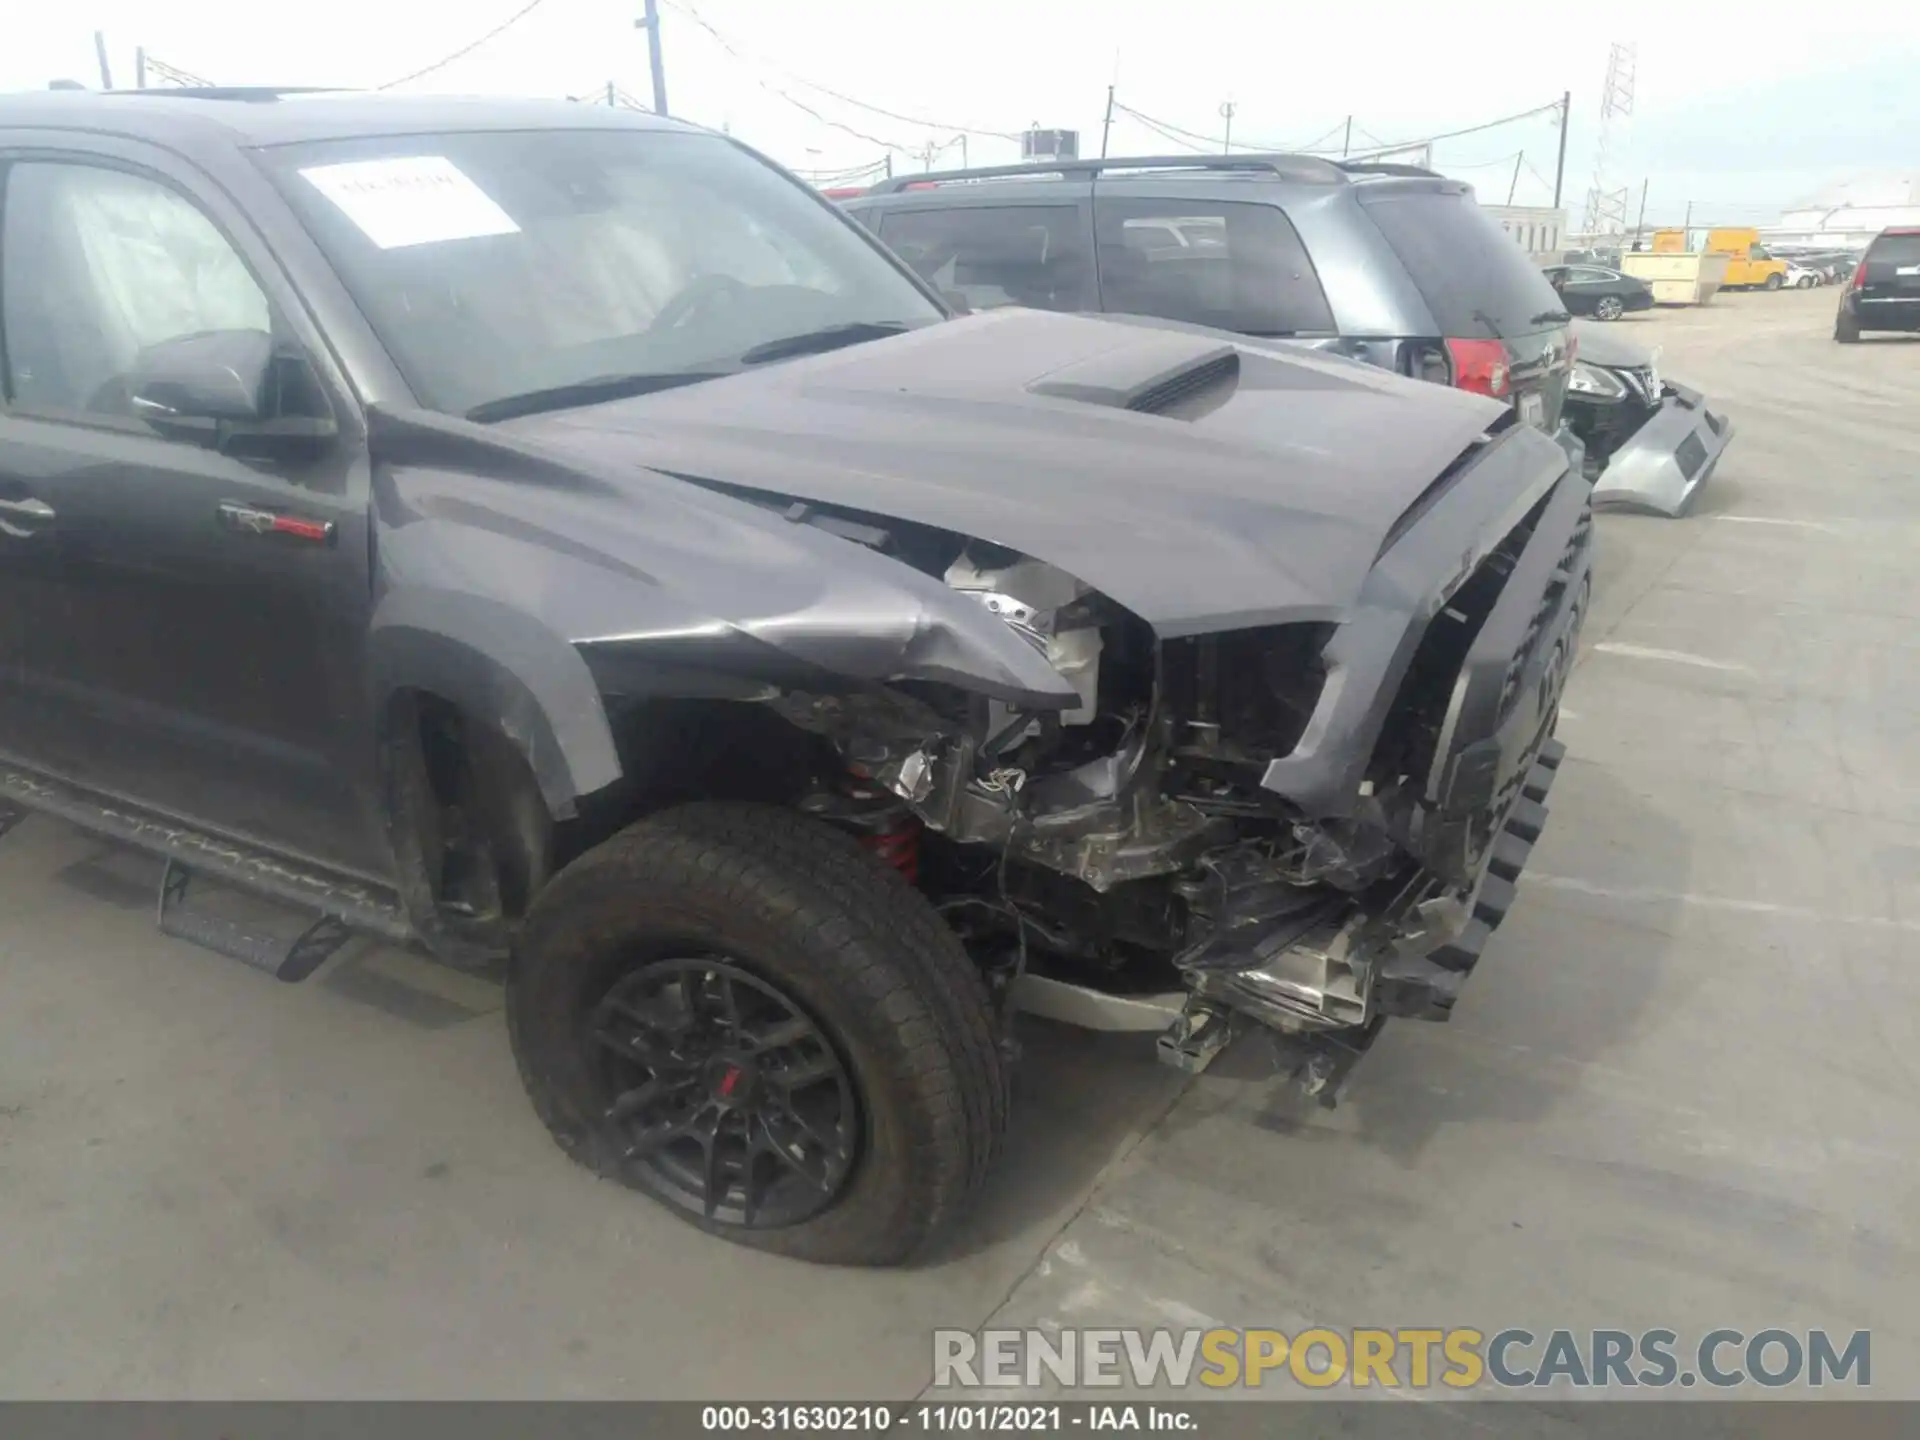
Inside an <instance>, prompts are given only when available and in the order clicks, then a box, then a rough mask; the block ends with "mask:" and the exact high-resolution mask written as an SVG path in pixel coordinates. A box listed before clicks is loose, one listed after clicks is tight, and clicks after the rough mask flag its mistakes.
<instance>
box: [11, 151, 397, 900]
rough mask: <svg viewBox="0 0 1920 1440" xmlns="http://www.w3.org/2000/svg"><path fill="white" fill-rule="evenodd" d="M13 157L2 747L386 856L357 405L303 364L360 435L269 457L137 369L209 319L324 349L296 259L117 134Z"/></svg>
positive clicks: (295, 348) (272, 830)
mask: <svg viewBox="0 0 1920 1440" xmlns="http://www.w3.org/2000/svg"><path fill="white" fill-rule="evenodd" d="M159 163H160V164H165V163H167V162H165V161H164V160H161V161H160V162H159ZM0 164H4V165H5V166H6V169H5V174H4V190H3V191H0V203H3V204H4V209H0V339H4V355H5V361H6V365H7V369H8V374H7V381H8V384H7V387H6V392H5V393H6V394H7V396H8V397H9V399H8V401H7V403H6V404H5V405H4V407H3V408H0V501H4V502H6V505H7V507H8V508H7V509H6V510H5V511H4V512H0V513H5V514H6V515H8V516H9V517H10V519H11V522H12V523H10V524H9V525H8V526H7V527H6V528H5V532H4V533H0V604H4V605H5V607H6V609H7V612H8V614H9V617H10V618H9V624H10V625H12V626H13V627H15V644H16V648H17V652H18V653H17V656H16V657H15V663H14V665H13V667H12V668H11V669H10V671H9V673H8V675H7V685H6V689H7V694H6V696H5V704H4V724H5V733H4V734H0V747H4V748H5V749H6V750H8V751H11V752H13V753H14V754H15V755H16V756H17V758H18V759H19V760H21V761H23V762H25V763H26V764H27V765H29V766H31V767H33V768H36V769H40V770H43V771H46V772H49V773H52V774H54V775H57V776H60V777H62V778H65V779H67V780H70V781H73V782H76V783H78V784H81V785H83V786H85V787H87V788H88V789H90V790H93V791H95V792H98V793H101V794H103V795H105V796H107V797H119V798H122V799H125V800H131V801H134V802H137V803H138V804H141V805H143V806H147V807H150V808H152V809H155V810H159V811H161V812H163V813H166V814H170V815H173V816H176V817H178V818H180V819H182V820H185V821H188V822H190V823H191V824H193V825H194V826H196V827H198V828H205V829H209V830H213V831H215V832H221V833H226V834H229V835H233V836H235V837H238V838H245V839H251V840H255V841H259V842H263V843H265V844H268V845H270V846H272V847H274V848H277V849H281V850H286V851H290V852H293V853H296V854H303V855H307V856H310V857H311V858H313V859H316V860H320V861H323V862H327V863H330V864H333V865H336V866H340V867H343V868H348V869H353V870H357V871H360V872H363V873H372V874H378V873H380V872H381V871H383V870H384V869H385V868H386V865H385V862H384V860H383V858H382V855H383V851H382V847H381V845H380V843H379V840H378V833H377V829H376V827H375V826H373V825H372V824H371V823H370V821H371V818H372V814H371V807H370V804H369V798H370V797H369V788H370V787H369V784H368V780H369V774H370V770H371V767H370V765H369V764H368V759H367V755H366V753H365V751H366V746H365V743H364V740H363V739H362V738H361V737H364V736H365V735H366V734H367V732H368V731H369V729H370V726H369V722H368V717H367V715H366V711H365V708H364V706H363V705H362V703H361V701H360V690H359V678H358V677H359V655H360V652H361V645H362V637H363V636H364V633H365V627H366V621H367V614H368V609H369V604H370V598H369V595H368V583H369V581H368V531H367V518H366V498H365V497H366V490H365V484H366V481H365V463H364V447H363V445H361V444H360V443H358V436H359V431H358V421H357V418H352V419H350V420H349V419H348V418H347V417H349V413H350V412H349V408H348V407H347V406H346V405H345V404H343V403H342V400H341V398H340V397H339V396H337V395H335V396H332V397H329V396H328V395H326V394H325V393H323V392H324V390H325V388H326V387H325V385H324V383H323V382H322V381H321V380H320V379H319V376H320V375H321V374H322V373H323V367H321V366H311V367H308V366H305V365H301V366H300V367H299V373H301V374H305V375H307V376H308V377H309V378H310V379H311V381H312V388H313V390H314V392H315V394H316V395H317V396H318V399H317V402H316V403H318V404H319V405H321V406H323V407H326V408H328V409H330V410H331V411H332V412H333V414H334V415H336V416H339V417H342V422H343V423H342V424H341V431H342V433H341V435H340V437H339V439H338V441H337V442H335V443H334V444H333V445H332V448H331V449H330V450H327V451H326V452H325V453H318V454H313V455H309V456H305V457H300V458H297V459H295V458H281V459H271V458H266V457H264V456H260V455H256V456H252V457H248V456H245V455H242V454H240V453H230V452H229V451H228V450H226V449H223V448H219V447H216V445H215V444H214V443H213V442H212V439H211V437H208V438H206V439H196V438H191V437H189V438H170V436H169V435H168V434H163V433H161V432H159V431H157V430H156V429H154V428H153V427H152V426H151V425H150V424H149V423H148V422H147V421H146V420H145V419H143V418H142V412H141V410H140V408H139V406H138V405H137V404H136V403H135V402H134V397H133V396H132V394H131V393H130V386H129V371H130V368H131V367H132V366H133V364H134V362H135V360H136V357H138V356H140V355H141V354H142V353H143V352H147V351H150V350H151V349H152V347H155V346H158V345H164V344H166V343H167V342H169V341H174V340H178V339H180V338H181V337H183V336H187V335H193V334H199V333H202V332H206V331H215V330H264V331H267V332H269V333H270V334H272V335H273V336H274V338H275V340H276V341H277V342H278V344H279V346H280V347H281V348H282V349H283V350H284V351H285V353H287V354H288V355H289V356H290V357H294V358H295V360H296V362H297V361H298V359H299V357H302V356H304V355H306V354H308V353H310V349H309V346H308V344H307V342H306V339H305V337H303V336H302V334H301V333H300V332H299V331H298V330H296V329H295V328H293V327H292V326H291V325H290V324H289V320H288V317H289V315H290V314H292V313H297V310H296V307H295V306H293V305H290V304H289V303H288V291H287V289H286V286H285V282H284V279H283V278H281V277H279V276H277V274H275V273H274V272H273V271H272V269H271V266H272V262H271V258H270V257H268V256H266V255H265V254H264V251H263V249H262V248H261V247H258V245H257V242H254V241H251V240H249V242H248V243H247V246H246V248H245V249H243V248H242V247H241V245H239V244H236V242H235V240H234V239H233V238H231V237H232V236H233V235H234V234H235V233H236V232H238V231H239V230H240V223H241V222H240V221H239V218H238V217H237V216H235V215H232V214H231V213H223V214H222V215H221V218H220V220H218V221H217V220H216V219H215V218H214V212H213V207H214V206H215V205H217V204H220V203H222V202H220V201H219V199H218V194H217V192H213V191H212V187H211V186H208V187H207V189H206V191H202V192H200V193H195V191H194V190H193V189H192V188H190V185H191V180H190V179H188V178H187V177H183V176H181V175H180V174H178V173H175V174H171V175H169V174H165V173H162V172H161V170H160V169H159V166H158V165H156V166H155V168H152V169H149V168H145V167H140V166H135V165H130V164H127V163H125V161H124V160H123V159H122V158H120V157H117V156H116V157H109V156H106V155H90V154H71V155H67V154H63V155H49V154H47V153H46V152H45V151H44V150H41V151H37V152H33V153H32V154H31V155H25V154H23V155H21V156H20V157H19V158H17V159H15V160H14V161H13V163H11V164H7V154H6V151H5V148H4V145H3V144H0ZM208 192H212V193H208ZM270 285H271V287H272V288H271V289H270V288H269V286H270ZM309 398H311V397H309ZM302 413H304V412H302ZM156 423H157V422H156ZM262 516H264V517H267V519H268V521H271V520H273V519H275V518H276V517H286V519H287V521H288V522H289V523H288V524H287V525H286V526H285V527H284V528H276V527H275V526H273V525H271V524H263V522H261V521H260V520H259V519H258V517H262ZM249 517H253V518H249Z"/></svg>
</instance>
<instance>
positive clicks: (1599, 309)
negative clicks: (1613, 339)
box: [1593, 295, 1627, 320]
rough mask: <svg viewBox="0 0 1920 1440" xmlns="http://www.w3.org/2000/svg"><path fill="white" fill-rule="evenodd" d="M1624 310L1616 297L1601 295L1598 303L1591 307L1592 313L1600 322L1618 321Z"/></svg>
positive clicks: (1623, 305) (1622, 304)
mask: <svg viewBox="0 0 1920 1440" xmlns="http://www.w3.org/2000/svg"><path fill="white" fill-rule="evenodd" d="M1626 308H1627V307H1626V305H1625V304H1624V303H1623V302H1622V301H1621V299H1620V297H1619V296H1618V295H1602V296H1601V297H1600V301H1599V303H1598V304H1597V305H1595V306H1594V307H1593V313H1594V316H1595V318H1597V319H1600V320H1618V319H1619V318H1620V316H1621V314H1622V313H1624V312H1625V310H1626Z"/></svg>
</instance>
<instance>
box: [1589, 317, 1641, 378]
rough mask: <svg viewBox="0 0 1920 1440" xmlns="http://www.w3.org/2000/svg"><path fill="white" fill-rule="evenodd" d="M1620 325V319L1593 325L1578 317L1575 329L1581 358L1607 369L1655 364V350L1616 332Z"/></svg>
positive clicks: (1636, 368) (1633, 368)
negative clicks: (1605, 323)
mask: <svg viewBox="0 0 1920 1440" xmlns="http://www.w3.org/2000/svg"><path fill="white" fill-rule="evenodd" d="M1618 328H1619V327H1618V322H1615V323H1614V324H1613V325H1590V324H1588V323H1587V322H1585V321H1583V320H1579V319H1576V320H1575V321H1574V322H1573V333H1574V335H1575V336H1576V337H1577V338H1578V340H1579V342H1580V349H1579V356H1580V358H1581V359H1582V360H1585V361H1587V362H1588V363H1590V364H1593V365H1598V366H1600V367H1601V368H1603V369H1606V370H1640V369H1644V368H1645V367H1646V366H1648V365H1651V364H1653V360H1654V353H1655V352H1654V351H1652V350H1650V349H1648V348H1647V347H1646V346H1645V345H1639V344H1636V343H1634V342H1633V341H1632V340H1628V339H1625V338H1623V337H1621V336H1620V335H1618V334H1616V333H1615V331H1616V330H1617V329H1618Z"/></svg>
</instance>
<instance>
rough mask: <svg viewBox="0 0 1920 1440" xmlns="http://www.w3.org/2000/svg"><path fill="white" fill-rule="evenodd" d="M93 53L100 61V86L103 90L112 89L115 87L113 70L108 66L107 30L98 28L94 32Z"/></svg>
mask: <svg viewBox="0 0 1920 1440" xmlns="http://www.w3.org/2000/svg"><path fill="white" fill-rule="evenodd" d="M93 53H94V55H95V56H96V57H98V59H99V61H100V88H101V89H102V90H111V89H112V88H113V71H112V70H110V69H108V68H107V32H106V31H104V30H96V31H94V32H93Z"/></svg>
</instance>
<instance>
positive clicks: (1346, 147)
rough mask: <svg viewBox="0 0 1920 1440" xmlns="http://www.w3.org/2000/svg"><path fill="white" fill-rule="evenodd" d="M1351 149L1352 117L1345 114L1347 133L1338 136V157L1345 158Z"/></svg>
mask: <svg viewBox="0 0 1920 1440" xmlns="http://www.w3.org/2000/svg"><path fill="white" fill-rule="evenodd" d="M1352 150H1353V117H1352V116H1351V115H1349V116H1347V133H1346V134H1345V135H1343V136H1341V138H1340V158H1341V159H1342V160H1344V159H1346V158H1347V156H1348V155H1349V154H1350V153H1352Z"/></svg>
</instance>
